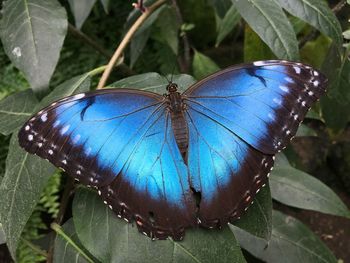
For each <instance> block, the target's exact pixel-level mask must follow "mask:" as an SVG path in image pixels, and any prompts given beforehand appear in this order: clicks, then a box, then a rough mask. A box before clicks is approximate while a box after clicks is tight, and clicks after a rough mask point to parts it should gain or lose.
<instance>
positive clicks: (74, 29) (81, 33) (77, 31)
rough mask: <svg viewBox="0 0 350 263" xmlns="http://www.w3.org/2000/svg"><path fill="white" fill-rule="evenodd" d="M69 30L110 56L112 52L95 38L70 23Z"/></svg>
mask: <svg viewBox="0 0 350 263" xmlns="http://www.w3.org/2000/svg"><path fill="white" fill-rule="evenodd" d="M68 31H69V32H70V33H72V34H73V35H75V36H76V37H78V38H80V39H81V40H82V41H84V42H85V43H86V44H88V45H89V46H91V47H92V48H94V49H95V50H97V51H98V52H99V53H101V54H102V55H103V56H105V57H107V58H110V57H111V53H110V52H108V51H107V50H105V49H104V48H103V47H101V46H100V45H99V44H98V43H97V42H96V41H95V40H93V39H92V38H91V37H89V36H88V35H86V34H84V33H83V32H81V31H80V30H79V29H77V28H76V27H74V26H73V25H71V24H68Z"/></svg>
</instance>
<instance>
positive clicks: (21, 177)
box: [0, 0, 350, 262]
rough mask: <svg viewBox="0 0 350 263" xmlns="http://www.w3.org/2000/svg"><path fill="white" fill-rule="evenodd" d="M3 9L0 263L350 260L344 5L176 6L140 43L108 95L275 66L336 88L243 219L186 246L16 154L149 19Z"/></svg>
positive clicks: (31, 1)
mask: <svg viewBox="0 0 350 263" xmlns="http://www.w3.org/2000/svg"><path fill="white" fill-rule="evenodd" d="M153 2H155V1H146V5H147V6H150V5H151V4H152V3H153ZM0 3H1V9H2V13H1V24H0V37H1V41H2V44H1V47H0V99H2V100H1V101H0V133H1V135H0V180H1V183H0V224H1V225H0V244H2V245H1V247H0V261H1V262H3V261H4V262H6V261H7V260H9V256H10V255H8V254H6V253H8V252H6V251H7V249H8V250H9V252H10V254H11V256H12V258H13V259H16V261H19V262H40V261H44V260H47V261H49V262H51V261H57V262H63V261H64V262H70V261H73V260H74V261H80V262H86V261H88V262H98V261H100V262H110V261H113V262H114V261H118V262H120V261H121V262H148V261H149V262H158V261H159V262H167V261H169V262H170V261H172V262H185V261H186V262H213V261H219V260H220V261H221V262H226V261H230V262H245V261H248V262H253V261H254V262H255V261H259V260H263V261H267V262H296V261H297V260H300V258H302V261H303V262H336V261H337V259H341V260H344V261H345V262H346V261H347V260H350V255H349V251H350V247H349V246H350V244H349V242H346V241H348V238H349V236H350V233H349V229H350V223H349V219H346V218H349V217H350V213H349V210H348V208H347V207H346V205H345V204H344V202H345V203H347V205H349V204H350V198H349V191H350V179H349V171H350V166H349V164H350V133H349V132H350V130H349V118H350V107H349V106H350V61H349V49H350V45H349V44H348V43H349V39H350V26H349V13H350V8H349V5H348V4H349V2H348V1H330V0H329V1H324V0H276V1H273V0H268V1H265V0H251V1H245V0H232V1H231V0H222V1H221V0H186V1H184V0H178V1H174V0H172V1H167V2H166V3H165V4H164V5H162V6H161V7H160V8H158V9H157V10H156V11H155V12H154V13H153V14H152V15H151V16H150V17H149V18H148V19H147V20H146V22H145V23H144V24H143V25H142V26H141V27H140V28H139V30H138V31H137V32H136V34H135V35H134V37H133V38H132V40H131V42H130V45H129V46H128V48H127V49H126V50H125V52H124V54H123V60H122V63H119V65H118V66H117V67H116V68H115V70H114V71H113V73H112V75H111V76H110V78H109V82H108V85H109V86H111V87H125V86H128V87H135V88H141V89H142V88H147V89H151V90H154V91H156V92H160V93H163V92H164V87H165V85H166V84H167V81H166V80H165V79H164V78H163V77H162V76H161V75H168V74H171V75H173V74H174V80H175V81H176V82H177V83H178V84H180V86H182V88H186V87H188V86H189V85H190V84H191V83H193V82H194V81H195V80H194V78H195V79H200V78H202V77H204V76H206V75H208V74H210V73H212V72H214V71H216V70H218V69H220V68H221V69H222V68H225V67H227V66H229V65H232V64H236V63H241V62H244V61H254V60H261V59H274V58H280V59H290V60H300V61H302V62H305V63H309V64H311V65H313V66H314V67H316V68H320V69H321V70H322V71H323V72H324V73H325V74H326V75H327V76H328V77H329V79H330V85H329V92H328V93H327V96H325V97H324V98H323V99H322V100H321V103H319V104H318V105H316V107H314V109H313V111H311V113H310V114H309V115H308V118H307V119H306V120H305V122H304V124H305V125H302V126H301V128H300V130H299V132H298V137H297V138H296V140H294V141H293V143H292V145H291V146H290V147H288V148H287V149H286V150H285V151H284V152H283V154H281V155H279V156H278V158H277V162H276V168H275V170H274V172H273V174H272V175H271V178H270V186H269V187H266V188H264V189H263V191H261V192H260V193H259V195H258V196H257V198H256V200H255V203H254V205H253V206H252V207H251V208H250V209H249V210H248V211H247V214H246V215H245V216H244V217H243V218H242V219H241V220H239V221H238V222H237V224H236V225H235V226H233V225H230V226H229V227H227V228H224V229H222V230H220V231H205V230H200V229H192V230H189V231H188V233H187V234H186V238H185V241H183V242H173V241H172V240H166V241H159V242H150V240H149V239H147V238H145V237H143V236H141V235H140V234H139V233H138V232H137V231H136V230H135V227H133V226H132V225H131V224H126V223H124V222H121V221H120V220H116V219H115V217H114V215H113V214H111V213H110V212H109V210H108V209H107V208H106V207H105V206H104V205H103V203H101V201H100V200H99V199H98V198H97V197H96V193H95V192H94V191H92V190H89V189H85V188H83V187H79V186H78V185H76V184H74V182H73V181H72V180H71V179H69V178H67V176H66V175H65V174H63V173H60V172H58V171H56V170H55V168H54V167H52V166H51V165H49V164H48V163H47V162H45V161H43V160H40V159H38V158H36V157H33V156H29V155H28V154H26V153H25V152H24V151H23V150H21V149H20V148H19V146H18V143H17V140H16V133H17V129H18V128H19V127H20V126H21V125H22V124H23V122H24V121H25V120H26V119H28V118H29V117H30V115H31V114H32V113H34V112H36V111H37V110H39V109H40V108H42V107H44V106H46V105H47V104H48V103H49V102H51V101H53V100H55V99H58V98H61V97H64V96H67V95H70V94H73V93H77V92H81V91H86V90H89V89H94V88H95V87H96V86H97V83H98V80H99V74H101V73H102V72H103V70H104V68H103V67H102V68H101V66H102V65H104V64H106V63H107V62H108V61H109V58H110V57H111V55H112V54H113V52H114V49H115V48H116V47H117V45H118V44H119V42H120V41H121V39H122V38H123V36H124V35H125V32H126V31H127V30H128V29H129V28H130V27H131V25H132V24H133V23H134V22H135V20H136V18H137V17H138V16H140V15H141V14H140V12H139V11H138V10H134V9H133V8H132V6H131V3H132V1H108V0H100V1H97V0H85V1H77V0H69V1H58V0H47V1H43V0H27V1H22V0H7V1H0ZM150 72H158V73H159V74H161V75H159V74H156V73H150ZM180 73H182V74H180ZM183 73H186V74H187V75H185V74H183ZM140 74H141V75H140ZM162 87H163V89H162ZM11 134H13V135H14V136H11ZM301 170H303V171H304V172H302V171H301ZM310 174H312V175H310ZM334 191H335V192H336V193H338V194H339V195H340V197H341V199H340V198H339V197H338V196H337V195H336V194H335V192H334ZM74 193H75V194H74ZM271 196H272V198H273V199H274V203H273V208H274V209H275V210H272V201H271ZM341 200H344V202H343V201H341ZM301 209H303V210H301ZM277 210H279V211H282V212H283V213H282V212H279V211H277ZM314 211H317V212H314ZM325 214H330V215H333V216H328V215H325ZM334 215H335V216H334ZM87 218H89V219H90V220H89V223H87V220H86V219H87ZM296 218H299V219H301V221H300V220H298V219H296ZM60 225H62V227H60ZM310 228H311V229H313V230H314V231H315V232H312V231H311V230H310ZM127 240H128V242H127ZM323 242H326V243H327V245H328V246H329V247H331V249H329V248H328V247H327V246H326V245H325V244H324V243H323ZM267 244H268V246H267ZM240 248H243V249H244V250H243V254H242V252H241V249H240ZM2 257H3V259H4V260H2Z"/></svg>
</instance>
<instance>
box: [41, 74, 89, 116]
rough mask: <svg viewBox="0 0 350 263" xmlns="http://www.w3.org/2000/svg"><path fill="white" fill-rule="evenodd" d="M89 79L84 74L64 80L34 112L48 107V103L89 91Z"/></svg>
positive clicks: (87, 75)
mask: <svg viewBox="0 0 350 263" xmlns="http://www.w3.org/2000/svg"><path fill="white" fill-rule="evenodd" d="M90 84H91V77H90V73H84V74H82V75H80V76H77V77H74V78H72V79H69V80H66V81H65V82H63V83H62V84H60V85H58V86H57V87H56V88H55V89H54V90H53V91H52V92H51V93H50V94H49V95H47V96H46V97H45V98H43V99H42V101H41V102H40V103H39V105H38V106H37V107H36V109H35V111H38V110H41V109H42V108H43V107H46V106H48V105H49V104H50V103H52V102H54V101H56V100H59V99H62V98H64V97H67V96H70V95H73V94H76V93H81V92H86V91H88V90H89V89H90Z"/></svg>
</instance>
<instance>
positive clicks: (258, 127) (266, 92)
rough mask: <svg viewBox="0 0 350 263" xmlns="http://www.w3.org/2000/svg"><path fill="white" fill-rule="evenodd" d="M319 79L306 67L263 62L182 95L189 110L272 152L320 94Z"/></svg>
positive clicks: (228, 71)
mask: <svg viewBox="0 0 350 263" xmlns="http://www.w3.org/2000/svg"><path fill="white" fill-rule="evenodd" d="M325 82H326V79H325V78H324V77H323V75H321V73H319V72H318V71H316V70H313V69H311V68H310V67H309V66H305V65H303V64H300V63H293V62H283V61H263V62H255V63H254V64H248V65H244V66H237V67H233V68H228V69H226V70H223V71H220V72H218V73H217V74H213V75H211V76H209V77H208V78H206V79H204V80H202V81H200V82H198V83H196V84H194V85H193V86H192V87H190V88H189V89H188V90H187V91H185V92H184V94H183V95H184V98H185V100H186V104H187V105H188V107H189V108H191V109H192V110H194V111H198V112H206V114H207V115H208V116H209V117H210V118H212V119H213V120H215V121H217V122H219V123H221V124H223V125H224V126H225V127H226V128H228V129H229V130H231V131H232V132H234V133H235V134H236V135H237V136H239V137H240V138H241V139H243V140H244V141H246V142H247V143H248V144H250V145H251V146H252V147H254V148H255V149H257V150H260V151H262V152H264V153H267V154H275V153H276V152H278V151H280V150H281V149H283V148H284V147H285V146H286V144H287V143H288V142H289V141H290V139H291V138H292V137H293V136H294V135H295V133H296V131H297V128H298V127H299V125H300V123H301V121H302V120H303V118H304V116H305V114H306V113H307V111H308V110H309V109H310V107H311V105H312V103H313V102H315V101H316V100H317V99H318V98H319V97H320V96H321V95H322V94H323V93H324V92H325V86H326V83H325Z"/></svg>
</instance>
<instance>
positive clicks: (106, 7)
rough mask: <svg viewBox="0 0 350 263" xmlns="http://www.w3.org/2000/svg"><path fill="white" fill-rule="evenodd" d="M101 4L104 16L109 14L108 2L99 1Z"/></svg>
mask: <svg viewBox="0 0 350 263" xmlns="http://www.w3.org/2000/svg"><path fill="white" fill-rule="evenodd" d="M101 4H102V6H103V9H104V10H105V12H106V14H108V13H109V0H101Z"/></svg>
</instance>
